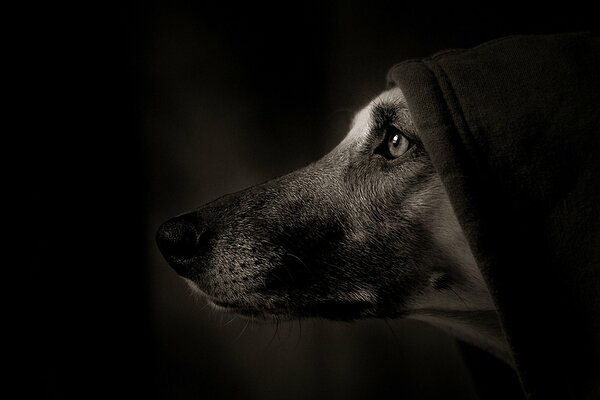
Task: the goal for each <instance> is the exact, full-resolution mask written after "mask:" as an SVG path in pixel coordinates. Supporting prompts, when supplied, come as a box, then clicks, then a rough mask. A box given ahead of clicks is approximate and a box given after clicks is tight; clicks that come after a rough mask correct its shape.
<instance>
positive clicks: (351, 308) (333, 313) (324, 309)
mask: <svg viewBox="0 0 600 400" xmlns="http://www.w3.org/2000/svg"><path fill="white" fill-rule="evenodd" d="M208 301H209V304H211V305H212V306H213V307H214V308H216V309H217V310H219V311H227V312H231V313H235V314H238V315H241V316H245V317H251V318H257V319H272V318H277V319H283V320H285V319H296V318H324V319H328V320H336V321H352V320H356V319H363V318H369V317H375V316H376V312H375V305H374V304H372V303H370V302H367V301H340V300H321V301H319V300H315V301H314V302H311V303H309V304H304V305H302V306H293V307H292V306H290V305H282V306H280V307H269V308H267V307H264V306H260V305H256V306H251V305H249V304H244V303H240V302H230V301H223V300H218V299H213V298H208Z"/></svg>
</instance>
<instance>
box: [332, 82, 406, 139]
mask: <svg viewBox="0 0 600 400" xmlns="http://www.w3.org/2000/svg"><path fill="white" fill-rule="evenodd" d="M385 104H390V105H394V106H400V107H406V100H405V98H404V94H402V91H401V90H400V88H398V87H395V88H392V89H389V90H386V91H385V92H383V93H381V94H380V95H378V96H377V97H375V98H374V99H373V100H371V101H370V102H369V104H367V106H366V107H364V108H363V109H362V110H360V111H358V112H357V113H356V114H355V115H354V118H353V119H352V124H351V125H350V131H349V132H348V134H347V135H346V137H345V138H344V140H343V142H342V143H350V142H361V141H362V140H363V139H364V138H365V137H366V136H367V134H368V132H369V128H370V126H371V121H372V119H373V110H374V109H375V107H377V106H380V105H385Z"/></svg>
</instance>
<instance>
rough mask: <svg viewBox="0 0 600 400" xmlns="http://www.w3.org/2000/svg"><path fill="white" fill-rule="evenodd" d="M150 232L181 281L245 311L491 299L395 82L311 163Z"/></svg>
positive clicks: (484, 306)
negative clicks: (338, 142)
mask: <svg viewBox="0 0 600 400" xmlns="http://www.w3.org/2000/svg"><path fill="white" fill-rule="evenodd" d="M157 240H158V245H159V248H160V249H161V251H162V253H163V255H164V256H165V258H166V260H167V261H168V262H169V264H170V265H171V266H172V267H173V268H174V269H175V270H176V271H177V272H178V273H179V274H180V275H181V276H182V277H184V278H185V279H186V281H187V282H188V283H189V285H190V286H192V287H193V288H194V289H196V290H199V291H201V292H202V293H203V294H204V295H205V296H206V297H207V298H208V299H209V301H210V302H211V303H212V304H214V305H215V306H216V307H217V308H225V309H228V310H231V311H234V312H236V313H239V314H243V315H246V316H258V317H269V316H276V317H294V318H295V317H313V316H317V317H324V318H329V319H339V320H350V319H357V318H365V317H396V316H402V315H411V314H415V313H418V312H419V310H434V309H442V310H444V311H460V310H465V308H466V309H469V310H473V309H476V310H492V309H493V305H492V302H491V300H490V298H489V294H488V293H487V290H486V288H485V284H484V283H483V280H482V279H481V275H480V274H479V272H478V270H477V268H476V266H475V262H474V260H473V257H472V256H471V253H470V251H469V248H468V246H467V244H466V242H465V238H464V236H463V234H462V231H461V229H460V227H459V225H458V222H457V221H456V218H455V217H454V214H453V213H452V209H451V206H450V204H449V200H448V197H447V195H446V193H445V192H444V188H443V186H442V184H441V182H440V179H439V177H438V175H437V174H436V172H435V170H434V168H433V165H432V163H431V161H430V159H429V157H428V155H427V153H426V151H425V150H424V148H423V145H422V144H421V142H420V140H419V137H418V133H417V132H416V130H415V128H414V126H413V123H412V120H411V118H410V114H409V112H408V109H407V107H406V103H405V100H404V97H403V95H402V93H401V91H400V90H399V89H397V88H395V89H391V90H389V91H386V92H384V93H382V94H381V95H380V96H378V97H377V98H376V99H374V100H373V101H372V102H371V103H369V104H368V105H367V106H366V107H365V108H364V109H363V110H361V111H360V112H358V114H357V115H356V116H355V118H354V121H353V123H352V127H351V129H350V132H349V133H348V135H347V137H346V138H345V139H344V140H343V141H342V142H341V143H340V144H339V145H338V146H337V147H336V148H335V149H334V150H333V151H332V152H331V153H329V154H327V155H326V156H324V157H323V158H322V159H321V160H320V161H318V162H316V163H314V164H311V165H309V166H307V167H305V168H303V169H301V170H298V171H295V172H293V173H291V174H289V175H286V176H283V177H280V178H277V179H274V180H272V181H269V182H266V183H264V184H261V185H258V186H254V187H251V188H249V189H246V190H243V191H241V192H238V193H235V194H231V195H227V196H224V197H222V198H220V199H217V200H215V201H213V202H211V203H209V204H207V205H204V206H202V207H200V208H198V209H197V210H195V211H193V212H191V213H188V214H185V215H181V216H178V217H176V218H173V219H171V220H169V221H167V222H166V223H164V224H163V225H162V226H161V228H160V229H159V232H158V235H157Z"/></svg>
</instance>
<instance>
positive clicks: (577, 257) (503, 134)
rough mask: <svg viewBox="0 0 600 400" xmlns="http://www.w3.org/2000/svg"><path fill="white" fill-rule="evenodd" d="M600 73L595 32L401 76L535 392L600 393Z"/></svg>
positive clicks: (414, 66) (490, 48)
mask: <svg viewBox="0 0 600 400" xmlns="http://www.w3.org/2000/svg"><path fill="white" fill-rule="evenodd" d="M599 76H600V40H599V39H598V38H596V37H594V36H591V35H587V34H567V35H549V36H519V37H509V38H504V39H500V40H496V41H492V42H489V43H485V44H483V45H481V46H478V47H476V48H473V49H469V50H451V51H446V52H443V53H439V54H437V55H435V56H433V57H431V58H427V59H424V60H419V61H416V60H411V61H407V62H403V63H401V64H398V65H396V66H394V67H393V68H392V70H391V71H390V73H389V81H390V83H391V84H392V85H397V86H399V87H400V88H401V89H402V91H403V92H404V94H405V96H406V99H407V101H408V106H409V109H410V112H411V114H412V116H413V118H414V121H415V124H416V127H417V129H418V130H419V132H420V136H421V138H422V140H423V143H424V145H425V147H426V149H427V150H428V152H429V154H430V156H431V158H432V161H433V163H434V165H435V167H436V169H437V171H438V172H439V174H440V175H441V178H442V180H443V182H444V184H445V186H446V189H447V191H448V194H449V196H450V198H451V201H452V205H453V207H454V209H455V212H456V214H457V216H458V218H459V221H460V223H461V225H462V227H463V229H464V231H465V233H466V235H467V237H468V239H469V243H470V246H471V248H472V250H473V253H474V255H475V258H476V260H477V262H478V265H479V267H480V268H481V271H482V273H483V275H484V277H485V279H486V281H487V284H488V286H489V288H490V291H491V292H492V295H493V297H494V300H495V302H496V306H497V308H498V310H499V313H500V316H501V320H502V324H503V329H504V331H505V334H506V336H507V338H508V340H509V343H510V345H511V349H512V352H513V356H514V359H515V361H516V364H517V371H518V374H519V377H520V379H521V382H522V385H523V388H524V390H525V392H526V394H527V395H528V396H529V397H530V398H532V399H547V398H553V399H554V398H557V399H588V398H589V399H591V398H600V163H599V161H598V160H599V159H600V79H599ZM596 396H598V397H596Z"/></svg>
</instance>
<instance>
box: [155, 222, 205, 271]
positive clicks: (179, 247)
mask: <svg viewBox="0 0 600 400" xmlns="http://www.w3.org/2000/svg"><path fill="white" fill-rule="evenodd" d="M206 235H207V230H206V229H205V228H204V227H203V226H202V225H201V224H197V223H194V222H192V221H190V220H189V219H187V218H185V217H175V218H171V219H170V220H168V221H166V222H164V223H163V224H162V225H161V226H160V227H159V228H158V232H157V233H156V243H157V245H158V248H159V250H160V251H161V253H162V254H163V256H164V257H165V258H166V259H167V261H168V262H169V264H170V265H171V266H172V267H173V268H175V270H176V271H177V273H179V274H180V275H183V276H186V275H187V272H189V271H187V269H189V268H190V264H191V263H190V261H191V259H192V258H193V257H194V256H196V255H197V254H198V252H199V249H200V245H201V243H202V241H203V239H204V238H205V237H206Z"/></svg>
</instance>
